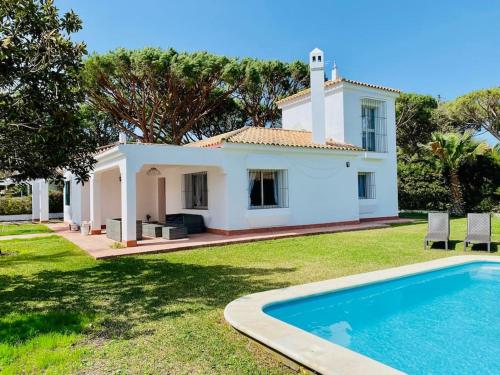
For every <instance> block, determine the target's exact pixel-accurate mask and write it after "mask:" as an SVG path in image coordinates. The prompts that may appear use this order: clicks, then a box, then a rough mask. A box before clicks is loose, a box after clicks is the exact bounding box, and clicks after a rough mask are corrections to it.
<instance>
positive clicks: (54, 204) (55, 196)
mask: <svg viewBox="0 0 500 375" xmlns="http://www.w3.org/2000/svg"><path fill="white" fill-rule="evenodd" d="M63 210H64V206H63V192H62V191H59V190H54V191H51V192H49V212H63Z"/></svg>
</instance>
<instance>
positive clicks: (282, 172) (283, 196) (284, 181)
mask: <svg viewBox="0 0 500 375" xmlns="http://www.w3.org/2000/svg"><path fill="white" fill-rule="evenodd" d="M269 172H272V173H276V178H277V199H276V201H277V204H273V205H266V204H264V178H263V174H264V173H269ZM252 173H260V182H259V183H260V195H261V197H260V201H261V204H260V205H252V196H251V194H252V189H251V187H250V184H251V176H252ZM247 176H248V177H247V178H248V181H247V182H248V209H250V210H261V209H272V208H287V207H288V171H287V170H286V169H249V170H248V173H247Z"/></svg>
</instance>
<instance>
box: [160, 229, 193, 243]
mask: <svg viewBox="0 0 500 375" xmlns="http://www.w3.org/2000/svg"><path fill="white" fill-rule="evenodd" d="M161 236H162V238H165V239H166V240H177V239H179V238H186V237H187V228H186V227H184V226H178V227H163V228H162V235H161Z"/></svg>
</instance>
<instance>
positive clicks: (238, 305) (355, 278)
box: [224, 255, 500, 375]
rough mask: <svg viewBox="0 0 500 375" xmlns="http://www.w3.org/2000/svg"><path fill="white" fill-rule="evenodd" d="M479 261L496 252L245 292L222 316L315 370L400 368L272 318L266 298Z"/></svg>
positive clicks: (389, 371) (353, 374)
mask: <svg viewBox="0 0 500 375" xmlns="http://www.w3.org/2000/svg"><path fill="white" fill-rule="evenodd" d="M481 261H488V262H498V263H500V257H498V256H494V255H493V256H492V255H461V256H453V257H447V258H440V259H436V260H431V261H427V262H422V263H415V264H409V265H405V266H400V267H394V268H388V269H383V270H378V271H372V272H366V273H361V274H356V275H350V276H344V277H340V278H336V279H329V280H324V281H319V282H313V283H308V284H302V285H296V286H291V287H287V288H282V289H274V290H269V291H265V292H260V293H255V294H250V295H247V296H244V297H241V298H238V299H236V300H234V301H232V302H231V303H229V304H228V305H227V306H226V308H225V309H224V317H225V319H226V321H227V322H228V323H229V324H230V325H231V326H232V327H233V328H235V329H236V330H238V331H240V332H242V333H243V334H245V335H247V336H249V337H250V338H252V339H254V340H256V341H258V342H259V343H261V344H263V345H264V346H266V347H268V348H270V349H272V350H274V351H276V352H278V353H279V354H281V355H283V356H285V357H286V358H289V359H291V360H292V361H294V362H296V363H298V364H299V365H301V366H304V367H305V368H307V369H309V370H312V371H315V372H318V373H321V374H337V375H338V374H350V375H358V374H359V375H365V374H404V372H401V371H399V370H397V369H395V368H392V367H390V366H387V365H385V364H383V363H381V362H378V361H376V360H374V359H372V358H369V357H367V356H364V355H362V354H360V353H357V352H354V351H352V350H349V349H347V348H345V347H343V346H340V345H337V344H334V343H332V342H330V341H327V340H325V339H322V338H320V337H318V336H315V335H313V334H312V333H309V332H306V331H303V330H301V329H300V328H297V327H295V326H292V325H290V324H288V323H285V322H283V321H281V320H279V319H276V318H273V317H272V316H270V315H267V314H266V313H264V311H263V309H264V308H265V307H266V306H268V305H270V304H274V303H278V302H283V301H287V300H291V299H297V298H301V297H307V296H311V295H319V294H324V293H328V292H332V291H340V290H344V289H350V288H353V287H359V286H363V285H369V284H373V283H376V282H380V281H388V280H394V279H399V278H402V277H405V276H411V275H416V274H419V273H424V272H428V271H433V270H439V269H442V268H447V267H451V266H457V265H462V264H467V263H474V262H481Z"/></svg>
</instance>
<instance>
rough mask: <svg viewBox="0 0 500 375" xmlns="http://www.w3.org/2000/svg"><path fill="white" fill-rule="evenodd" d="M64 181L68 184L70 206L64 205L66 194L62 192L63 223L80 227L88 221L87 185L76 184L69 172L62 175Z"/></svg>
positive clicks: (88, 190)
mask: <svg viewBox="0 0 500 375" xmlns="http://www.w3.org/2000/svg"><path fill="white" fill-rule="evenodd" d="M64 180H66V181H69V183H70V191H69V193H70V204H69V205H67V204H66V198H65V195H66V192H65V191H63V206H64V222H67V223H75V224H78V225H81V223H82V222H83V221H89V220H90V207H89V194H90V189H89V183H88V182H86V183H85V184H84V185H82V184H81V183H78V182H77V180H76V179H75V178H74V176H73V175H72V174H71V172H65V173H64Z"/></svg>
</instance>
